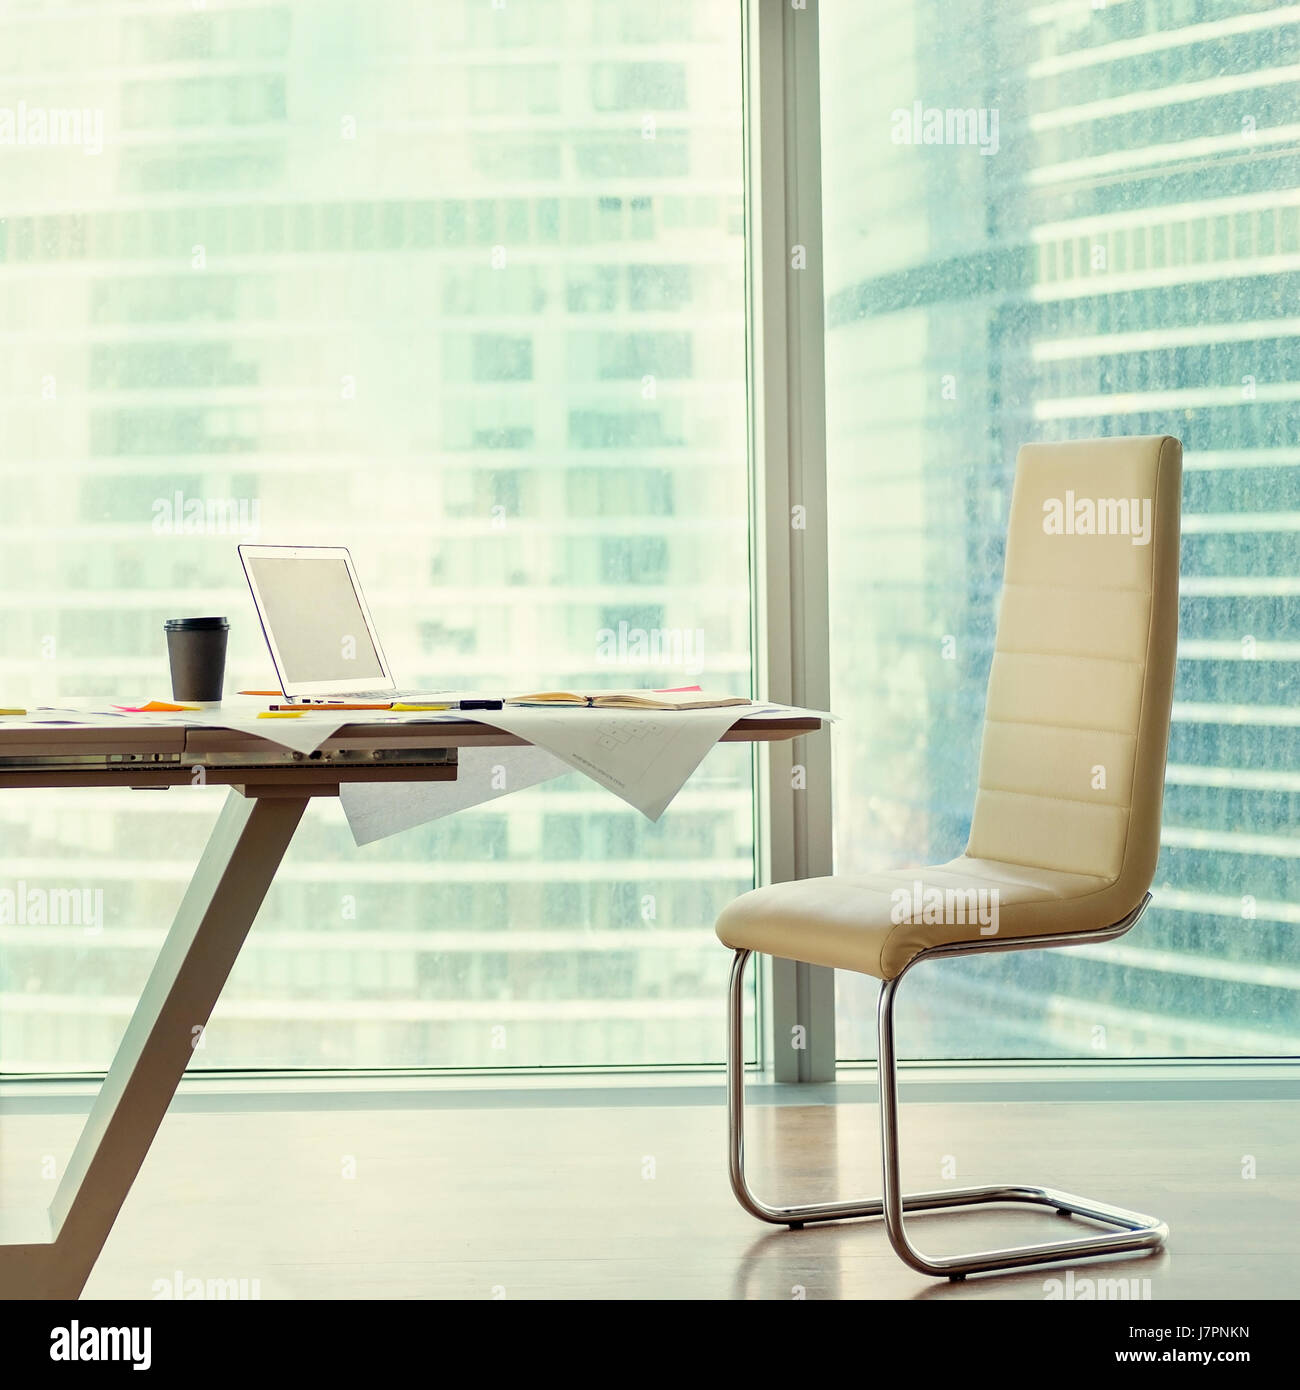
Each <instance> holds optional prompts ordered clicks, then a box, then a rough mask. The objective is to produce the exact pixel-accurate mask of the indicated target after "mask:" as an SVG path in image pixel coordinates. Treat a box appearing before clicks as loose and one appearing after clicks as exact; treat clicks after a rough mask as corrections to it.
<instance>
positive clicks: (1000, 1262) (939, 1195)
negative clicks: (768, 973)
mask: <svg viewBox="0 0 1300 1390" xmlns="http://www.w3.org/2000/svg"><path fill="white" fill-rule="evenodd" d="M1140 912H1141V909H1140V908H1139V910H1138V913H1140ZM1137 915H1138V914H1137V913H1135V914H1134V915H1133V917H1132V920H1133V921H1136V919H1137ZM1126 922H1127V923H1128V925H1131V921H1129V920H1128V919H1126ZM1124 929H1125V930H1127V926H1125V927H1124ZM751 954H752V952H750V951H744V950H741V951H737V952H736V953H735V959H734V960H733V962H732V967H731V985H730V990H729V994H728V1029H727V1120H728V1131H729V1135H730V1171H731V1189H732V1191H733V1192H734V1193H735V1194H736V1200H737V1201H738V1202H739V1203H740V1205H741V1206H742V1207H744V1209H745V1210H746V1211H747V1212H749V1213H750V1215H751V1216H755V1217H757V1218H758V1219H759V1220H760V1221H767V1222H770V1223H771V1224H772V1225H775V1226H789V1227H790V1228H791V1229H792V1230H797V1229H799V1228H800V1227H803V1226H806V1225H809V1224H812V1223H814V1222H821V1221H846V1220H851V1219H853V1218H857V1217H865V1216H882V1217H884V1220H885V1229H886V1231H887V1232H888V1234H889V1241H890V1244H891V1245H892V1246H893V1247H894V1250H895V1252H896V1253H897V1255H898V1256H899V1258H900V1259H901V1260H903V1262H904V1263H905V1264H908V1265H910V1266H911V1268H913V1269H915V1270H917V1271H918V1272H919V1273H921V1274H929V1275H933V1276H935V1277H936V1278H948V1279H964V1278H965V1277H966V1276H967V1275H968V1274H980V1273H984V1272H987V1271H991V1270H999V1269H1017V1268H1021V1267H1023V1266H1026V1265H1042V1264H1058V1263H1061V1262H1063V1261H1066V1262H1068V1261H1072V1260H1078V1259H1088V1258H1095V1257H1096V1256H1099V1255H1115V1254H1121V1253H1126V1252H1136V1251H1147V1252H1151V1251H1155V1250H1158V1249H1159V1248H1160V1246H1161V1245H1162V1244H1163V1243H1164V1240H1165V1238H1166V1237H1167V1236H1168V1234H1169V1229H1168V1227H1167V1226H1166V1225H1165V1224H1164V1222H1163V1221H1159V1220H1157V1219H1156V1218H1155V1217H1151V1216H1144V1215H1142V1214H1141V1213H1140V1212H1134V1211H1127V1210H1125V1209H1124V1208H1123V1207H1116V1206H1111V1205H1110V1204H1109V1203H1108V1202H1097V1201H1093V1200H1092V1199H1091V1198H1087V1197H1076V1196H1074V1195H1073V1194H1071V1193H1069V1192H1058V1191H1056V1190H1055V1189H1054V1188H1050V1187H1033V1186H1030V1185H1028V1184H1022V1183H1011V1184H1005V1185H993V1186H986V1187H957V1188H948V1189H945V1190H944V1191H942V1192H911V1193H906V1194H905V1193H903V1192H902V1190H901V1187H900V1184H899V1140H898V1084H897V1065H896V1058H895V1051H894V998H895V995H896V993H897V988H898V984H899V981H900V980H901V979H902V978H903V975H902V974H900V975H899V976H898V977H897V978H895V979H893V980H886V981H884V982H883V983H882V984H881V988H880V1003H879V1010H878V1015H877V1026H878V1037H879V1058H880V1065H879V1078H880V1137H881V1157H882V1168H883V1177H884V1182H883V1196H881V1197H869V1198H862V1199H859V1200H856V1201H847V1202H812V1203H808V1204H805V1205H802V1206H769V1205H768V1204H767V1203H766V1202H763V1201H761V1200H760V1199H759V1198H758V1197H756V1196H755V1195H754V1194H753V1192H751V1191H750V1188H749V1184H748V1182H747V1181H746V1179H745V1064H744V1058H745V1052H744V978H745V965H746V963H747V962H748V960H749V957H750V955H751ZM945 954H947V952H945ZM919 959H920V957H918V960H919ZM909 968H910V967H909ZM906 973H907V972H906V971H904V972H903V974H906ZM999 1202H1014V1203H1026V1204H1028V1205H1030V1206H1039V1207H1046V1208H1049V1209H1051V1210H1054V1211H1055V1212H1057V1213H1058V1214H1060V1215H1061V1216H1065V1217H1074V1216H1078V1217H1082V1218H1084V1219H1085V1220H1087V1221H1091V1222H1096V1223H1098V1224H1100V1225H1103V1226H1107V1227H1110V1228H1111V1229H1109V1230H1105V1231H1100V1232H1092V1233H1089V1234H1086V1235H1080V1236H1078V1237H1077V1238H1073V1239H1069V1240H1053V1241H1045V1242H1043V1243H1041V1244H1037V1245H1022V1246H1014V1247H1011V1248H1008V1249H996V1250H977V1251H972V1252H971V1253H970V1254H965V1255H927V1254H925V1253H924V1252H923V1251H921V1250H918V1249H917V1248H916V1246H914V1245H913V1244H912V1242H911V1240H910V1238H909V1237H908V1234H907V1230H906V1226H905V1224H904V1219H903V1218H904V1213H906V1212H916V1211H943V1210H945V1209H947V1208H949V1207H970V1206H985V1205H989V1204H993V1203H999Z"/></svg>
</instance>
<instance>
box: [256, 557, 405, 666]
mask: <svg viewBox="0 0 1300 1390" xmlns="http://www.w3.org/2000/svg"><path fill="white" fill-rule="evenodd" d="M247 563H248V567H249V569H250V570H251V571H252V572H253V577H254V579H255V580H256V582H257V590H258V593H259V594H260V595H261V600H262V609H263V612H264V613H265V616H266V625H267V627H268V628H269V629H270V630H271V632H272V633H274V635H275V645H276V647H277V649H278V650H279V653H280V661H281V663H282V664H283V668H284V670H283V675H284V683H285V688H286V689H287V690H292V689H293V688H294V687H295V686H298V685H304V684H307V683H309V682H311V681H355V680H376V681H380V682H383V681H384V679H385V677H384V669H383V666H382V665H381V664H380V660H379V653H378V652H377V651H376V650H375V645H374V643H373V642H372V641H371V640H370V632H369V630H368V629H367V627H366V620H365V617H364V615H363V614H362V611H361V603H360V601H359V600H358V598H357V591H356V589H355V588H354V587H353V584H352V576H351V574H349V572H348V567H347V563H346V562H345V561H344V560H342V559H339V558H337V557H334V556H319V557H312V558H308V557H305V556H304V557H292V558H284V559H281V558H278V557H277V558H271V557H268V556H249V557H248V561H247Z"/></svg>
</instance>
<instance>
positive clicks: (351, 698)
mask: <svg viewBox="0 0 1300 1390" xmlns="http://www.w3.org/2000/svg"><path fill="white" fill-rule="evenodd" d="M450 694H452V692H451V691H450V690H349V691H348V693H347V694H346V695H337V696H334V695H322V696H319V697H314V698H313V699H312V700H311V701H310V702H308V703H311V704H316V703H318V701H319V702H321V703H326V704H328V703H329V702H330V701H334V702H335V703H337V704H340V705H356V704H361V703H363V702H364V701H367V700H374V701H375V702H376V703H378V702H379V701H381V700H383V701H387V702H389V703H391V702H393V701H395V700H433V699H435V698H436V699H442V698H443V696H445V695H450Z"/></svg>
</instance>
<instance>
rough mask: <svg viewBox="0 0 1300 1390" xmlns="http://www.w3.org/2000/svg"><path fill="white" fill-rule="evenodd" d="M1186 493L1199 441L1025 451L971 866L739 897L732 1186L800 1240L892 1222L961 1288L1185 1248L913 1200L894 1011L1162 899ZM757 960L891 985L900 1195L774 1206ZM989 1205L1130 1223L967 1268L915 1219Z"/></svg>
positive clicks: (1077, 1200) (923, 1266) (1137, 1226)
mask: <svg viewBox="0 0 1300 1390" xmlns="http://www.w3.org/2000/svg"><path fill="white" fill-rule="evenodd" d="M1181 478H1182V446H1181V445H1180V443H1179V441H1178V440H1176V439H1171V438H1169V437H1167V436H1161V437H1155V438H1142V439H1097V440H1087V441H1084V442H1079V443H1069V444H1027V445H1025V446H1024V448H1022V449H1021V450H1020V455H1019V458H1018V460H1017V464H1016V479H1015V487H1014V491H1013V494H1012V501H1011V520H1010V527H1009V532H1008V537H1007V554H1006V572H1005V577H1004V584H1003V593H1002V606H1001V612H1000V615H999V619H998V629H997V640H996V643H995V647H994V656H993V666H992V672H991V675H990V678H989V689H988V703H987V707H986V711H985V722H984V738H983V745H982V750H981V754H980V764H979V783H978V791H977V793H976V798H975V810H974V816H973V818H972V821H971V829H970V841H969V843H968V844H967V846H966V850H965V852H964V853H963V854H960V855H959V856H958V857H957V858H956V859H952V860H949V862H948V863H946V864H940V865H936V866H934V867H932V868H922V869H898V870H893V871H890V872H887V873H880V874H871V875H866V876H850V875H845V876H843V877H838V876H837V877H834V878H814V879H804V880H801V881H796V882H791V883H778V884H774V885H773V886H771V887H769V888H760V889H757V890H755V891H754V892H752V893H746V894H745V895H744V896H743V897H740V898H737V899H736V901H735V902H733V903H731V904H730V906H728V907H727V908H726V909H725V910H724V911H723V913H722V915H721V917H720V918H719V919H718V924H717V931H718V936H719V938H720V939H721V940H722V942H723V944H724V945H727V946H730V947H731V948H732V949H733V950H734V951H735V953H736V954H735V959H734V961H733V964H732V970H731V989H730V1018H729V1023H730V1027H729V1030H728V1058H727V1067H728V1110H729V1119H730V1127H731V1182H732V1188H733V1190H734V1191H735V1193H736V1196H737V1198H738V1199H739V1201H740V1204H741V1205H742V1206H743V1207H744V1208H745V1209H746V1210H747V1211H749V1212H750V1213H751V1214H752V1215H754V1216H757V1217H759V1218H760V1219H761V1220H764V1221H769V1222H772V1223H773V1224H777V1225H788V1226H790V1227H791V1228H798V1227H800V1226H802V1225H804V1224H805V1223H807V1222H813V1221H836V1220H842V1219H844V1218H848V1217H857V1216H881V1215H883V1216H884V1218H885V1225H886V1227H887V1229H888V1232H889V1238H890V1241H891V1243H892V1244H893V1247H894V1249H895V1250H896V1251H897V1253H898V1254H899V1256H900V1257H901V1258H902V1259H903V1260H904V1261H906V1263H907V1264H909V1265H911V1267H912V1268H913V1269H916V1270H919V1271H920V1272H922V1273H924V1274H932V1275H946V1276H947V1277H949V1278H951V1279H963V1278H965V1277H966V1275H967V1274H971V1273H975V1272H977V1271H981V1270H991V1269H1007V1268H1013V1267H1016V1266H1020V1265H1033V1264H1045V1263H1050V1262H1054V1261H1060V1260H1075V1259H1078V1258H1079V1257H1083V1256H1090V1255H1103V1254H1112V1253H1114V1252H1116V1251H1133V1250H1154V1249H1157V1248H1158V1247H1159V1246H1160V1245H1161V1244H1162V1243H1163V1241H1164V1239H1165V1237H1166V1236H1167V1235H1168V1229H1167V1227H1166V1226H1165V1225H1164V1224H1163V1223H1162V1222H1160V1221H1158V1220H1156V1219H1155V1218H1153V1217H1149V1216H1143V1215H1141V1214H1140V1213H1137V1212H1130V1211H1125V1210H1123V1209H1122V1208H1119V1207H1112V1206H1109V1205H1107V1204H1105V1203H1101V1202H1094V1201H1090V1200H1088V1199H1086V1198H1081V1197H1074V1196H1071V1195H1070V1194H1068V1193H1063V1192H1056V1191H1053V1190H1051V1189H1048V1188H1040V1187H1030V1186H1025V1185H1020V1184H1015V1185H1010V1186H997V1187H977V1188H954V1189H949V1190H947V1191H942V1192H923V1193H916V1194H910V1195H906V1196H904V1195H903V1194H902V1192H901V1189H900V1186H899V1157H898V1114H897V1084H896V1068H895V1054H894V1023H893V1008H894V998H895V995H896V993H897V990H898V986H899V983H900V981H901V980H902V978H903V976H904V975H905V974H906V973H907V972H908V971H909V970H911V969H912V967H913V966H915V965H917V964H918V963H919V962H920V961H923V960H934V959H939V958H949V959H951V958H954V957H958V956H968V955H975V954H977V953H984V952H988V951H1016V950H1027V949H1032V948H1037V947H1048V946H1073V945H1076V944H1078V943H1080V942H1086V941H1109V940H1112V939H1114V938H1115V937H1117V936H1122V935H1123V934H1124V933H1125V932H1126V931H1128V930H1129V928H1130V927H1132V926H1133V924H1134V923H1135V922H1136V921H1137V919H1138V918H1139V917H1140V916H1141V914H1142V912H1143V910H1144V908H1145V907H1146V905H1147V903H1148V902H1149V901H1150V894H1149V893H1148V892H1147V890H1148V888H1149V887H1150V885H1151V880H1152V876H1153V875H1154V873H1155V867H1156V856H1157V853H1158V851H1159V840H1160V804H1161V797H1162V794H1163V790H1164V772H1165V749H1166V744H1167V742H1168V736H1169V711H1170V703H1171V700H1172V694H1173V683H1174V648H1175V641H1176V637H1177V630H1178V545H1179V498H1180V489H1181ZM1089 504H1091V512H1092V517H1091V524H1089V521H1090V518H1089V510H1090V506H1089ZM1144 527H1145V531H1144ZM1103 530H1104V531H1105V533H1104V534H1099V532H1101V531H1103ZM1117 532H1118V533H1117ZM1125 532H1127V534H1125ZM918 909H919V910H918ZM755 951H761V952H763V953H765V954H767V955H772V956H783V957H786V958H788V959H791V960H801V961H808V962H810V963H812V964H814V965H827V966H834V967H836V968H838V969H841V970H857V971H860V972H862V973H863V974H865V975H871V976H874V977H875V978H876V979H878V980H880V981H881V987H880V998H879V1007H878V1014H877V1026H878V1032H879V1081H880V1121H881V1138H882V1159H883V1164H882V1166H883V1169H884V1181H883V1195H882V1197H880V1198H873V1199H867V1200H857V1201H846V1202H827V1203H817V1204H813V1205H809V1206H797V1207H795V1206H786V1207H772V1206H768V1205H766V1204H765V1203H763V1202H761V1201H759V1200H758V1199H757V1198H756V1197H754V1196H753V1194H752V1193H751V1192H750V1191H749V1188H748V1186H747V1184H746V1181H745V1171H744V1052H743V1031H742V1007H743V1002H744V995H743V978H744V970H745V963H746V961H747V960H748V959H749V956H750V955H751V954H752V953H753V952H755ZM990 1202H1028V1203H1033V1204H1037V1205H1041V1206H1046V1207H1050V1208H1054V1209H1055V1210H1056V1211H1057V1212H1059V1213H1060V1214H1061V1215H1062V1216H1071V1215H1077V1216H1081V1217H1084V1218H1086V1219H1088V1220H1089V1221H1091V1222H1096V1223H1100V1224H1101V1225H1103V1226H1107V1227H1110V1228H1112V1229H1110V1230H1106V1231H1103V1232H1096V1231H1093V1232H1090V1233H1088V1234H1081V1235H1079V1236H1077V1237H1076V1238H1074V1239H1069V1240H1057V1241H1052V1242H1048V1243H1045V1244H1039V1245H1030V1246H1021V1247H1017V1248H1014V1249H1009V1250H989V1251H981V1252H976V1253H973V1254H970V1255H958V1256H929V1255H926V1254H924V1253H922V1252H921V1251H919V1250H917V1249H916V1248H915V1247H914V1246H913V1245H912V1244H911V1241H910V1240H909V1238H908V1235H907V1232H906V1229H905V1226H904V1220H903V1213H904V1212H909V1211H933V1210H938V1209H941V1208H946V1207H961V1206H974V1205H979V1204H984V1203H990Z"/></svg>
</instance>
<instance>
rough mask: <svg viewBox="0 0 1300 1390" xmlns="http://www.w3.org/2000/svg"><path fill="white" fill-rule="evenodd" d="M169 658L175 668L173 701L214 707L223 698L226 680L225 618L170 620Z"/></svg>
mask: <svg viewBox="0 0 1300 1390" xmlns="http://www.w3.org/2000/svg"><path fill="white" fill-rule="evenodd" d="M163 631H164V632H166V634H167V659H168V661H170V662H171V668H172V699H173V700H183V701H186V702H188V703H190V704H212V703H215V702H217V701H219V700H220V699H221V689H222V686H223V685H224V684H225V680H226V638H227V637H228V636H229V634H230V624H229V622H227V621H226V619H225V618H168V619H167V621H166V622H165V623H164V624H163Z"/></svg>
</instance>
